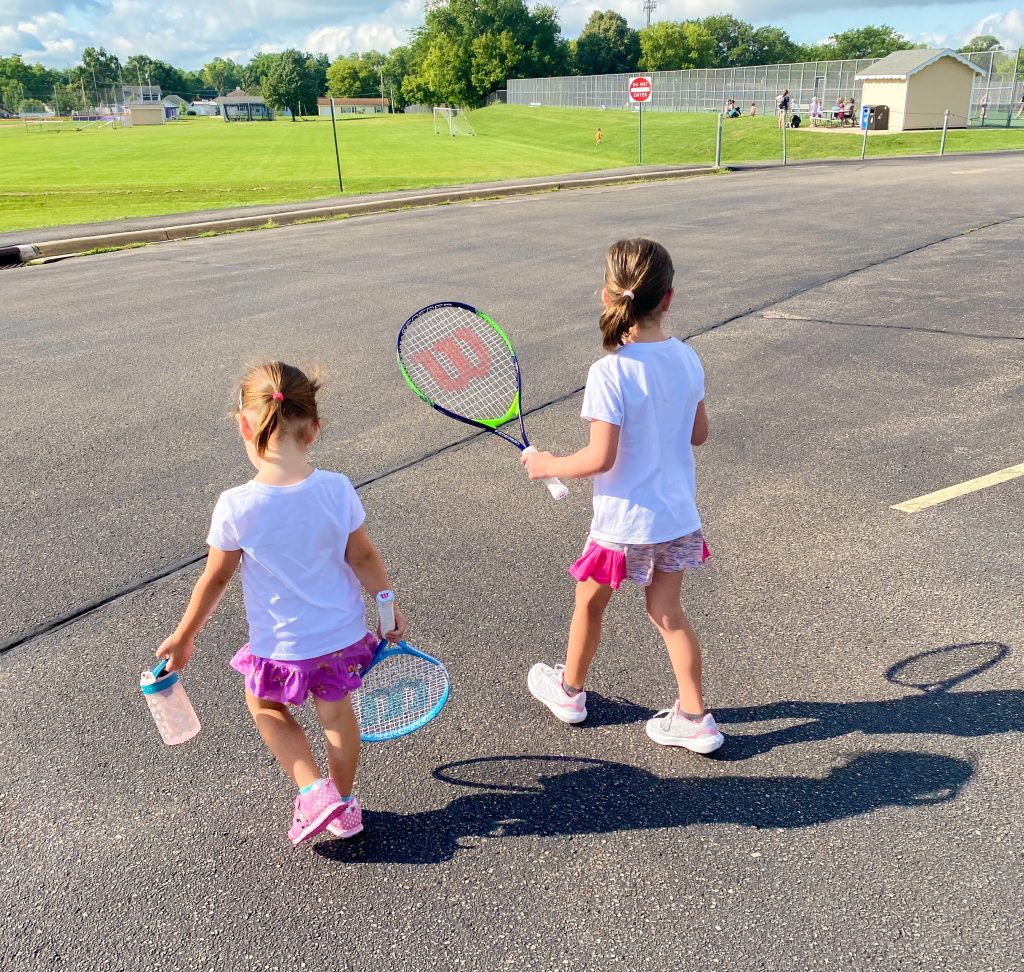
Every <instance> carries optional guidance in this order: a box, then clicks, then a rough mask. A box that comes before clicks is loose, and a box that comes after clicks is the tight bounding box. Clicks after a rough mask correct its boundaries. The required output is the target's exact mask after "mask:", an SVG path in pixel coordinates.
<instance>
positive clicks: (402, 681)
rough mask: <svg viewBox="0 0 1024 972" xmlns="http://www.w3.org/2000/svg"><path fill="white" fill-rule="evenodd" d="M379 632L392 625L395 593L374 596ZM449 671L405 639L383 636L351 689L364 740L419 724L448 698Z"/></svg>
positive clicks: (399, 733)
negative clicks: (393, 641)
mask: <svg viewBox="0 0 1024 972" xmlns="http://www.w3.org/2000/svg"><path fill="white" fill-rule="evenodd" d="M377 614H378V616H379V617H380V630H381V634H385V633H386V632H388V631H394V630H395V595H394V592H393V591H381V592H380V593H379V594H378V595H377ZM449 688H450V684H449V681H448V673H447V672H446V671H445V669H444V665H442V664H441V663H440V662H439V661H438V660H437V659H436V658H433V657H431V656H430V655H428V654H427V653H426V652H425V651H420V650H419V649H418V648H413V646H412V645H407V644H406V643H405V642H404V641H400V642H398V644H397V645H392V644H391V643H390V642H389V641H388V640H387V639H386V638H382V639H381V642H380V644H379V645H378V646H377V651H376V653H375V654H374V656H373V661H371V662H370V667H369V668H367V669H366V671H365V672H364V673H363V684H362V685H361V686H360V687H359V688H358V689H356V690H355V691H354V692H353V693H352V705H353V706H354V707H355V712H356V718H357V719H358V720H359V738H360V739H362V740H363V742H384V741H385V740H387V739H398V738H399V737H400V736H407V735H408V734H409V733H410V732H415V731H416V730H417V729H422V728H423V726H425V725H426V724H427V723H428V722H430V721H431V720H432V719H433V718H434V717H435V716H437V715H438V713H440V711H441V710H442V709H443V708H444V704H445V702H447V701H448V691H449Z"/></svg>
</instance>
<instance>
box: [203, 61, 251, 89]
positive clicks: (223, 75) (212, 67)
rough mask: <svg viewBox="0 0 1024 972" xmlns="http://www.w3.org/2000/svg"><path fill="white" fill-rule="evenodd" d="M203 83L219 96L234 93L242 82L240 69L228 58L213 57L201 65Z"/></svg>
mask: <svg viewBox="0 0 1024 972" xmlns="http://www.w3.org/2000/svg"><path fill="white" fill-rule="evenodd" d="M202 76H203V81H205V82H206V83H207V84H208V85H209V86H210V87H211V88H214V89H215V90H216V92H217V94H219V95H225V94H227V93H228V92H229V91H234V90H235V88H237V87H238V85H239V84H240V83H241V81H242V69H241V68H240V67H239V66H238V65H237V64H235V62H234V61H232V60H231V58H230V57H215V58H214V59H213V60H212V61H210V62H209V63H208V64H204V65H203V69H202Z"/></svg>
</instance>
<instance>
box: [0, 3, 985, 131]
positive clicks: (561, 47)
mask: <svg viewBox="0 0 1024 972" xmlns="http://www.w3.org/2000/svg"><path fill="white" fill-rule="evenodd" d="M914 46H915V45H913V44H911V43H910V42H909V41H908V40H906V38H904V37H903V36H902V35H901V34H898V33H897V32H896V31H895V30H893V28H891V27H889V26H887V25H885V24H882V25H868V26H865V27H860V28H856V29H853V30H847V31H842V32H840V33H837V34H833V35H832V36H831V37H829V38H828V39H827V40H826V41H824V42H823V43H821V44H812V45H806V44H798V43H797V42H795V41H794V40H793V39H792V38H791V37H790V36H789V34H787V33H786V31H785V30H783V29H782V28H781V27H772V26H767V27H754V26H753V25H752V24H750V23H748V22H746V21H744V20H740V19H738V18H736V17H734V16H732V15H731V14H718V15H715V16H710V17H703V18H697V19H691V20H684V21H659V22H657V23H654V24H651V26H650V27H644V28H642V29H640V30H635V29H634V28H632V27H630V26H629V24H628V23H627V21H626V19H625V18H624V17H623V16H622V15H621V14H619V13H616V12H615V11H613V10H605V11H595V12H594V13H593V14H592V15H591V17H590V19H589V20H588V21H587V23H586V24H585V25H584V27H583V29H582V30H581V31H580V35H579V37H577V38H574V39H571V40H567V39H565V38H563V37H562V32H561V26H560V24H559V21H558V12H557V10H556V9H555V8H554V7H551V6H547V5H546V4H539V5H537V6H534V7H529V6H528V5H527V3H526V0H427V6H426V13H425V16H424V22H423V24H422V26H420V27H419V28H417V29H416V30H414V31H412V33H411V36H410V40H409V43H408V44H405V45H402V46H400V47H396V48H393V49H392V50H391V51H390V52H388V53H387V54H384V53H381V52H380V51H372V50H371V51H363V52H360V53H355V54H349V55H342V56H340V57H338V58H336V59H335V60H334V61H331V60H330V58H328V57H327V55H326V54H322V53H321V54H312V53H308V52H304V51H298V50H294V49H291V50H286V51H282V52H280V53H272V54H271V53H261V54H257V55H255V56H254V57H253V58H252V60H250V61H249V62H248V63H246V64H237V63H235V62H234V61H233V60H231V59H230V58H224V57H215V58H214V59H213V60H212V61H210V62H209V63H207V64H204V65H203V67H202V68H201V69H199V70H198V71H187V70H182V69H179V68H176V67H174V66H173V65H171V64H168V63H166V62H165V61H160V60H157V59H155V58H152V57H149V56H148V55H146V54H135V55H132V56H131V57H129V58H127V59H126V60H125V61H124V62H123V63H122V62H121V61H120V60H119V58H118V57H117V56H116V55H114V54H111V53H109V52H108V51H106V50H105V49H104V48H102V47H98V48H96V47H87V48H86V49H85V50H84V51H83V53H82V60H81V63H80V64H77V65H76V66H74V67H72V68H69V69H67V70H53V69H50V68H46V67H43V66H42V65H40V64H27V63H25V62H24V60H23V59H22V58H21V56H20V55H18V54H12V55H10V56H8V57H0V107H3V108H5V109H7V110H8V111H12V112H13V111H18V110H19V109H22V108H24V106H25V105H26V104H33V103H45V104H47V105H50V106H51V107H52V108H54V110H55V111H57V112H58V113H60V114H68V113H70V112H72V111H81V110H85V109H87V108H89V107H91V106H98V105H102V104H109V103H111V102H113V101H114V100H116V98H117V95H118V94H119V93H120V89H121V87H122V86H123V85H138V84H142V85H159V86H160V88H161V90H162V92H163V94H164V95H165V96H166V95H168V94H176V95H179V96H180V97H182V98H184V99H186V100H189V101H191V100H195V99H196V98H213V97H216V96H218V95H223V94H226V93H228V92H229V91H232V90H233V89H234V88H236V87H241V88H243V89H244V90H245V91H247V92H248V93H249V94H261V95H263V97H264V98H265V99H266V100H267V102H268V103H269V104H270V105H272V106H273V107H275V108H278V109H289V110H290V111H291V112H292V116H293V117H295V116H296V115H299V114H303V113H308V114H315V113H316V99H317V97H319V96H321V95H323V94H329V95H333V96H334V97H382V98H388V99H389V100H390V101H391V102H392V103H393V105H394V108H395V109H396V110H401V109H402V108H404V107H405V106H406V105H407V104H411V103H424V104H449V105H459V106H465V107H472V106H476V105H479V104H481V103H482V102H483V101H484V99H485V98H486V97H487V96H488V95H489V94H490V93H491V92H492V91H494V90H495V89H497V88H501V87H504V85H505V83H506V81H507V79H508V78H537V77H557V76H562V75H567V74H577V75H590V74H619V73H627V72H633V71H671V70H682V69H688V68H721V67H747V66H750V65H756V64H785V63H789V62H796V61H825V60H829V61H831V60H841V59H846V58H869V57H884V56H885V55H887V54H891V53H892V52H893V51H897V50H904V49H908V48H911V47H914ZM999 46H1000V44H999V40H998V38H996V37H993V36H991V35H982V36H979V37H976V38H974V39H972V40H971V41H970V42H969V43H968V44H967V45H966V46H965V47H964V48H961V50H971V51H976V50H992V49H995V48H998V47H999Z"/></svg>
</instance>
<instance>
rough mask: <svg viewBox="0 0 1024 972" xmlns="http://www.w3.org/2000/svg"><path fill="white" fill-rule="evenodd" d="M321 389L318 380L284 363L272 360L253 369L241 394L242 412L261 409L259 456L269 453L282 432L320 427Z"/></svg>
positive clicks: (257, 439) (255, 442) (257, 440)
mask: <svg viewBox="0 0 1024 972" xmlns="http://www.w3.org/2000/svg"><path fill="white" fill-rule="evenodd" d="M319 390H320V381H319V379H318V378H317V377H313V378H309V377H307V376H306V374H305V372H303V371H300V370H299V369H298V368H296V367H295V366H294V365H290V364H285V363H284V362H283V361H268V362H266V363H264V364H259V365H256V366H255V367H253V368H250V369H249V371H248V372H247V373H246V376H245V377H244V378H243V379H242V387H241V389H240V390H239V392H238V410H239V411H240V412H241V411H244V410H245V409H253V410H257V409H258V410H259V418H258V419H257V421H256V434H255V435H254V436H253V445H254V446H255V448H256V455H258V456H264V455H265V454H266V452H267V446H268V445H269V444H270V439H271V437H272V436H273V435H274V433H275V432H278V431H279V430H280V431H283V432H285V433H289V432H291V433H295V432H297V431H298V430H299V426H302V425H304V426H306V427H307V430H310V431H311V427H316V426H319V424H320V413H319V412H318V411H317V407H316V393H317V392H318V391H319Z"/></svg>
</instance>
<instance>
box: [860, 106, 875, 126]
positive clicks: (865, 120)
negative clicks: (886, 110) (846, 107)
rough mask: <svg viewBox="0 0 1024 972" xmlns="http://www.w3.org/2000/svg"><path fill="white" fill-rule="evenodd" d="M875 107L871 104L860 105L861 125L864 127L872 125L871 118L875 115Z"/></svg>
mask: <svg viewBox="0 0 1024 972" xmlns="http://www.w3.org/2000/svg"><path fill="white" fill-rule="evenodd" d="M874 112H875V109H874V108H872V107H871V105H861V106H860V127H861V128H862V129H866V128H870V127H871V119H872V117H873V116H874Z"/></svg>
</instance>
